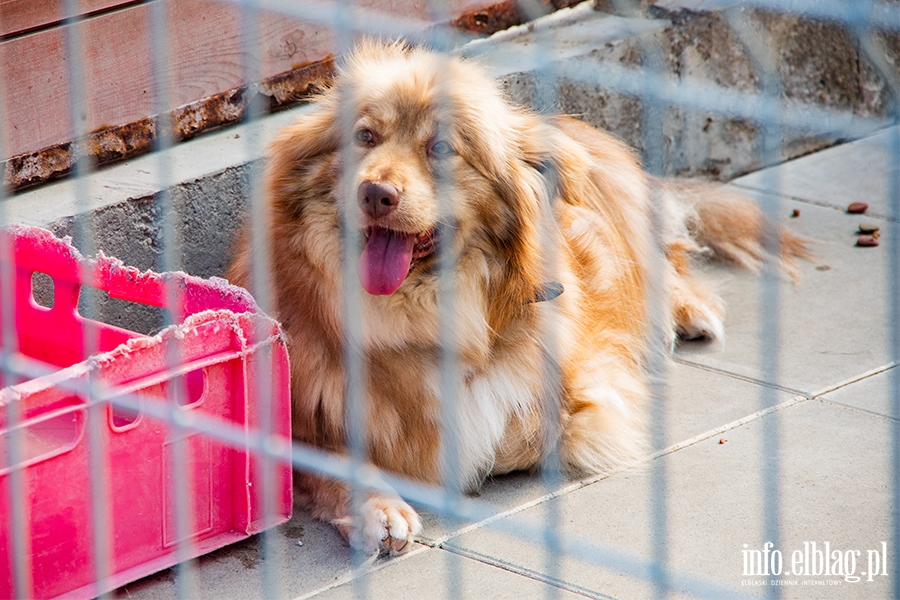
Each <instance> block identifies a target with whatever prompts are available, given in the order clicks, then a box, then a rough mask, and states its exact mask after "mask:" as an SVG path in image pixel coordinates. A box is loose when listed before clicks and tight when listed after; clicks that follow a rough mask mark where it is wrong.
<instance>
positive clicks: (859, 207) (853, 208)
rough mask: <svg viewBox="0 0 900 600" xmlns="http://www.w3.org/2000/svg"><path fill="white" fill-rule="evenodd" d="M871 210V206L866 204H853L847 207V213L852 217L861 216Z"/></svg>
mask: <svg viewBox="0 0 900 600" xmlns="http://www.w3.org/2000/svg"><path fill="white" fill-rule="evenodd" d="M867 210H869V205H868V204H866V203H865V202H853V203H852V204H850V206H848V207H847V212H848V213H850V214H851V215H861V214H863V213H864V212H866V211H867Z"/></svg>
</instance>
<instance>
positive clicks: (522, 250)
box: [461, 107, 550, 328]
mask: <svg viewBox="0 0 900 600" xmlns="http://www.w3.org/2000/svg"><path fill="white" fill-rule="evenodd" d="M503 109H504V110H506V111H509V112H507V113H506V114H500V115H498V114H497V112H496V111H495V112H494V113H492V114H493V116H494V117H496V118H495V119H494V122H489V123H485V122H482V123H480V124H479V120H476V119H472V121H470V123H474V124H476V125H475V126H472V127H470V128H469V130H468V131H463V132H462V133H463V135H464V136H465V138H466V139H464V143H463V144H462V146H463V150H462V152H461V153H464V154H465V156H464V158H465V159H466V160H467V162H469V163H470V164H472V165H473V166H474V167H475V168H476V169H477V170H478V171H479V172H480V173H481V174H482V176H484V177H485V178H486V179H487V180H488V181H489V182H490V183H491V185H492V187H493V188H494V190H495V192H496V195H497V197H498V198H497V200H498V201H497V202H493V203H490V204H488V203H486V204H485V205H483V207H482V210H484V211H485V212H484V214H482V215H481V219H480V220H481V223H482V226H483V227H484V228H485V229H486V230H487V231H486V233H487V235H488V239H489V240H490V242H491V243H492V245H493V246H494V248H495V251H496V254H497V256H498V259H499V264H500V265H502V267H501V271H502V276H501V277H502V279H503V281H499V282H495V283H496V285H495V290H496V291H497V292H499V293H497V294H495V295H493V296H492V300H491V305H492V306H491V310H490V313H491V315H490V316H489V319H490V321H491V325H492V327H495V328H498V327H500V326H502V321H503V320H505V319H507V318H510V317H511V316H512V315H515V314H517V313H519V312H520V311H521V310H523V309H524V307H526V306H527V305H529V303H530V302H532V301H533V300H534V297H535V293H536V290H538V289H539V288H540V286H541V283H542V282H543V281H544V278H545V276H546V274H545V273H544V272H543V271H544V265H543V261H542V252H541V249H542V247H543V243H544V242H543V240H542V239H541V238H542V235H543V234H544V233H546V232H545V231H542V219H544V220H546V218H547V217H548V216H549V214H550V213H549V210H548V209H549V206H550V198H548V195H547V190H548V188H547V186H546V184H545V180H544V176H543V175H542V174H541V173H540V172H539V171H538V170H537V169H535V168H534V167H533V166H532V165H531V164H530V163H529V161H528V160H527V157H526V155H525V154H524V153H523V148H524V146H523V142H525V139H524V138H526V137H527V136H528V135H529V131H530V126H531V121H533V120H536V119H537V117H534V116H532V115H527V114H517V113H514V112H512V111H510V109H509V108H507V107H503ZM546 224H547V223H544V225H546Z"/></svg>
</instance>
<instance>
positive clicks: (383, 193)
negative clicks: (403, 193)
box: [357, 181, 400, 219]
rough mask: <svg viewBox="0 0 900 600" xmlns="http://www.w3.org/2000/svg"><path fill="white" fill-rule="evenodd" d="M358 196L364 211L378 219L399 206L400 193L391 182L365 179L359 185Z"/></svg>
mask: <svg viewBox="0 0 900 600" xmlns="http://www.w3.org/2000/svg"><path fill="white" fill-rule="evenodd" d="M357 198H358V200H359V207H360V208H361V209H362V210H363V212H364V213H366V214H367V215H370V216H372V217H375V218H376V219H377V218H379V217H383V216H385V215H386V214H388V213H390V212H391V211H392V210H394V209H395V208H397V204H398V203H399V202H400V193H399V192H398V191H397V188H395V187H394V186H392V185H391V184H389V183H384V182H376V181H363V182H362V184H360V186H359V191H358V192H357Z"/></svg>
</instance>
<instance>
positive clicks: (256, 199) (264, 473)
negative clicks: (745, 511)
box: [238, 0, 282, 598]
mask: <svg viewBox="0 0 900 600" xmlns="http://www.w3.org/2000/svg"><path fill="white" fill-rule="evenodd" d="M238 8H239V10H240V15H241V34H242V44H241V50H242V51H243V60H242V70H243V77H242V79H243V81H244V83H245V84H246V85H247V88H248V90H249V89H252V86H253V85H254V82H256V81H259V80H260V79H261V76H260V73H261V68H260V52H261V48H260V16H261V15H260V10H259V7H258V5H257V4H256V2H253V1H252V0H251V1H250V2H246V3H244V4H242V5H240V6H239V7H238ZM246 102H247V110H246V112H245V116H244V122H247V123H252V122H254V121H258V120H259V119H260V118H261V117H262V115H263V114H264V107H263V106H262V104H263V97H262V96H261V95H259V94H253V93H248V98H247V100H246ZM245 139H246V142H245V145H246V151H247V156H248V158H249V157H253V156H259V154H260V152H259V148H258V147H257V146H258V145H259V141H258V140H257V138H256V136H252V135H248V136H246V137H245ZM248 171H249V172H248V180H249V185H248V194H249V198H248V202H247V207H248V209H249V210H248V211H247V212H248V214H250V215H252V217H253V218H252V219H251V221H250V226H251V238H252V239H251V247H253V248H259V250H260V251H254V252H252V253H251V260H252V263H253V268H252V269H251V276H252V279H253V280H252V282H251V288H252V290H253V297H254V298H255V299H256V301H257V304H258V305H259V306H260V308H261V309H262V310H263V312H265V313H266V314H274V312H275V302H274V300H273V297H272V275H271V273H272V260H271V257H270V255H269V252H268V251H267V244H266V240H267V238H268V234H269V232H268V223H269V214H268V207H267V204H266V202H265V201H264V198H263V193H262V176H263V173H262V165H261V164H259V163H258V162H257V163H252V162H251V163H249V168H248ZM262 352H263V354H264V357H263V360H261V361H260V366H259V368H260V370H261V372H262V373H270V372H274V357H273V356H272V353H271V352H269V351H268V349H266V348H263V349H262ZM256 398H257V399H258V401H259V403H258V405H257V406H256V408H255V410H256V419H257V422H258V423H259V431H260V433H261V435H262V436H264V437H265V439H266V440H267V441H272V439H273V436H274V423H273V422H272V417H273V414H274V403H273V402H272V398H273V385H272V380H271V379H269V378H267V377H260V378H258V379H257V384H256ZM256 458H257V459H258V460H259V464H260V478H259V479H260V485H259V486H257V488H256V490H255V497H256V501H257V502H258V503H259V504H260V505H261V506H262V507H263V517H262V518H263V520H264V522H265V524H264V527H265V530H264V531H263V532H262V533H261V534H260V545H261V546H262V555H263V560H262V561H261V570H262V590H263V596H264V597H266V598H279V597H281V596H282V591H281V589H280V588H281V586H280V585H279V581H278V575H277V566H278V561H279V557H278V547H277V544H276V540H275V535H274V532H273V531H271V530H270V529H269V527H271V525H272V524H274V522H275V521H276V520H277V514H276V513H277V511H276V507H275V502H274V494H275V493H276V480H275V470H276V469H277V467H278V463H277V462H276V461H275V459H274V458H273V457H271V456H269V455H268V454H261V455H256Z"/></svg>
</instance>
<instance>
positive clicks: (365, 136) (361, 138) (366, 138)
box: [355, 129, 375, 144]
mask: <svg viewBox="0 0 900 600" xmlns="http://www.w3.org/2000/svg"><path fill="white" fill-rule="evenodd" d="M355 137H356V141H357V142H359V143H361V144H374V143H375V134H374V133H372V132H371V131H369V130H368V129H360V130H359V131H357V132H356V136H355Z"/></svg>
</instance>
